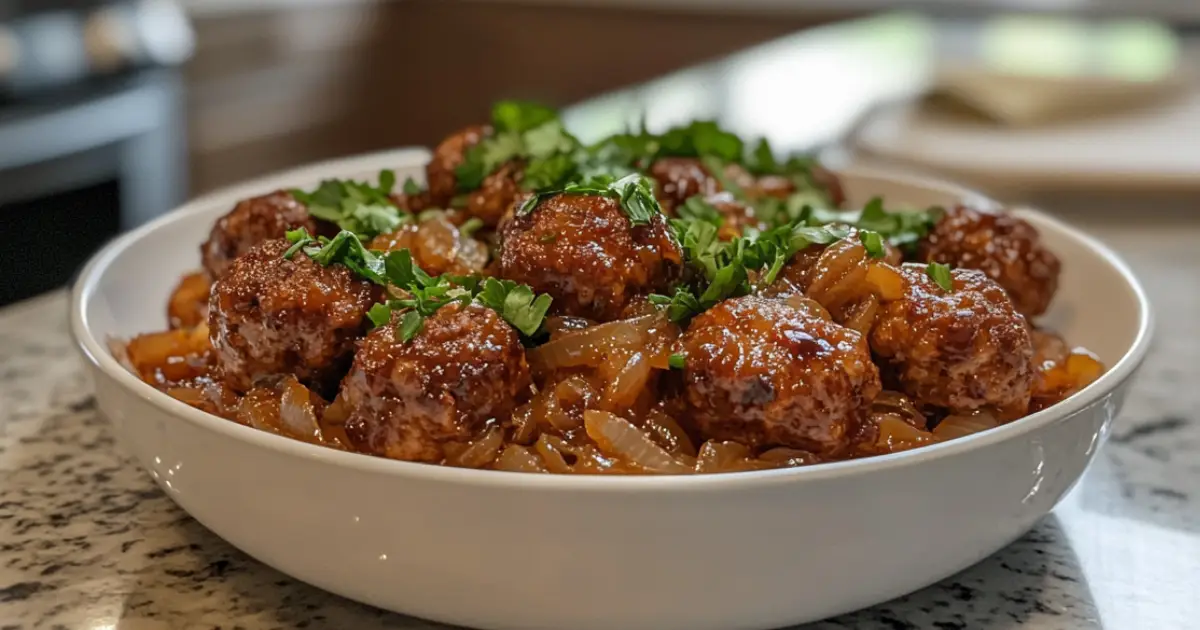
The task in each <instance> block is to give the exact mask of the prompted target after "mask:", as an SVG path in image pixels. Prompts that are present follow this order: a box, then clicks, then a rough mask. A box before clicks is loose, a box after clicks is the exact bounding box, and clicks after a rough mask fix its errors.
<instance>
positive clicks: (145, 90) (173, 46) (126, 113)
mask: <svg viewBox="0 0 1200 630" xmlns="http://www.w3.org/2000/svg"><path fill="white" fill-rule="evenodd" d="M191 45H192V42H191V31H190V30H189V28H188V25H187V22H186V20H185V19H184V18H183V13H182V11H180V10H179V8H178V7H177V6H176V5H174V4H173V3H171V2H166V1H163V0H156V1H155V2H111V1H110V2H87V1H82V0H59V1H57V2H47V1H44V0H37V1H36V2H33V1H25V2H21V1H18V2H15V3H13V2H0V234H3V235H4V236H5V237H6V238H5V242H6V244H5V247H3V248H0V275H2V277H4V279H5V280H4V282H3V283H0V305H4V304H7V303H10V302H13V301H17V300H21V299H24V298H27V297H32V296H34V295H37V294H39V293H42V292H45V291H47V290H50V289H53V288H56V287H59V286H62V285H63V284H64V283H66V282H67V281H68V280H69V279H70V277H71V274H72V273H73V272H74V271H75V270H76V269H77V268H78V267H79V265H80V264H82V263H83V261H84V260H86V258H87V257H88V256H89V255H90V254H91V253H92V252H93V251H95V249H96V248H97V247H99V246H100V245H101V244H102V243H104V242H105V241H106V240H108V239H109V238H111V237H112V236H113V235H115V234H117V233H118V232H119V231H120V230H121V229H123V228H129V227H133V226H135V225H138V224H140V223H142V222H144V221H146V220H148V219H150V218H152V217H154V216H156V215H158V214H160V213H162V212H164V211H165V210H167V209H169V208H170V207H172V206H173V205H175V204H176V203H178V202H179V201H180V200H181V199H182V198H183V197H184V195H185V194H186V182H185V177H184V173H185V170H186V165H185V160H186V154H185V146H184V136H185V134H184V131H183V111H182V109H183V102H182V98H181V92H182V91H181V86H180V79H179V76H178V73H177V71H176V70H175V68H174V66H176V65H177V64H178V63H179V62H181V61H182V60H183V59H185V58H186V57H187V55H188V53H189V52H190V50H191ZM34 243H37V245H36V246H35V245H33V244H34Z"/></svg>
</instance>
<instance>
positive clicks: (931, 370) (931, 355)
mask: <svg viewBox="0 0 1200 630" xmlns="http://www.w3.org/2000/svg"><path fill="white" fill-rule="evenodd" d="M900 273H901V274H902V275H903V276H904V279H905V296H904V297H903V298H902V299H899V300H895V301H892V302H888V303H886V304H883V305H881V307H880V311H879V315H878V318H877V319H876V322H875V327H874V329H873V330H872V331H871V350H873V351H874V352H875V353H876V354H877V355H879V356H880V357H882V358H883V359H884V360H885V361H886V362H887V363H888V364H889V365H890V367H891V368H892V369H894V370H895V374H894V376H895V377H896V378H897V379H898V380H899V382H900V384H901V385H902V386H903V388H904V391H905V393H907V394H908V395H909V396H912V397H913V398H915V399H917V400H919V401H920V402H922V403H924V404H930V405H935V406H938V407H944V408H946V409H948V410H950V411H951V412H954V413H969V412H971V411H974V410H976V409H980V408H982V407H994V408H996V409H997V410H999V411H1000V412H1001V414H1002V415H1003V416H1005V417H1018V416H1021V415H1023V414H1024V413H1025V410H1026V408H1027V407H1028V405H1029V397H1030V393H1031V390H1032V387H1033V378H1034V370H1033V343H1032V341H1031V340H1030V336H1029V327H1028V324H1027V323H1026V321H1025V318H1024V317H1023V316H1022V315H1021V314H1020V313H1018V312H1017V311H1016V309H1015V308H1014V307H1013V304H1012V301H1011V300H1010V299H1009V297H1008V295H1007V294H1006V293H1005V292H1004V289H1002V288H1000V285H998V284H996V282H994V281H993V280H991V279H990V278H988V277H987V276H986V275H984V273H983V272H981V271H976V270H971V269H955V270H954V271H953V272H951V273H952V277H953V282H954V289H953V290H951V291H946V290H944V289H942V288H941V287H940V286H938V285H937V283H936V282H934V281H933V280H932V279H931V278H930V277H929V275H928V274H927V273H926V270H925V267H924V266H923V265H919V264H915V263H908V264H905V265H903V266H902V267H901V268H900Z"/></svg>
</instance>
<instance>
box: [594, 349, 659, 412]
mask: <svg viewBox="0 0 1200 630" xmlns="http://www.w3.org/2000/svg"><path fill="white" fill-rule="evenodd" d="M650 371H651V368H650V362H649V361H648V360H646V355H644V354H642V353H641V352H635V353H633V355H632V356H630V357H629V359H628V360H627V361H626V362H625V367H624V368H622V369H621V371H620V372H618V373H617V375H616V377H615V378H613V379H612V380H611V381H609V383H608V387H606V388H605V389H604V396H603V397H602V399H601V404H602V405H603V407H604V408H605V409H611V410H617V409H627V408H629V407H630V406H632V405H633V403H634V401H635V400H637V397H638V394H640V393H641V392H642V390H643V389H645V387H646V382H647V381H649V380H650Z"/></svg>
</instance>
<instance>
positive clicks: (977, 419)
mask: <svg viewBox="0 0 1200 630" xmlns="http://www.w3.org/2000/svg"><path fill="white" fill-rule="evenodd" d="M997 426H1000V423H999V422H998V421H997V420H996V416H995V414H993V413H992V412H990V411H984V410H979V411H976V412H975V413H973V414H970V415H955V416H946V417H945V418H943V419H942V421H941V422H939V423H938V425H937V427H935V428H934V429H933V435H934V437H937V438H938V439H941V440H953V439H954V438H959V437H963V436H966V435H971V434H973V433H979V432H980V431H987V430H988V429H993V428H995V427H997Z"/></svg>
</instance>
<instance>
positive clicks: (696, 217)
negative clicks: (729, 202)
mask: <svg viewBox="0 0 1200 630" xmlns="http://www.w3.org/2000/svg"><path fill="white" fill-rule="evenodd" d="M675 213H676V214H678V215H679V219H680V220H681V221H703V222H705V223H711V224H712V225H713V226H714V227H718V228H719V227H721V226H722V225H724V223H725V217H724V216H723V215H722V214H721V212H720V211H719V210H717V207H716V206H714V205H713V204H712V203H709V201H708V200H707V199H705V198H704V197H703V196H702V195H693V196H691V197H688V198H687V201H684V202H683V204H682V205H680V206H679V207H678V208H676V209H675Z"/></svg>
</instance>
